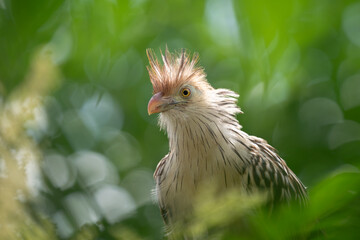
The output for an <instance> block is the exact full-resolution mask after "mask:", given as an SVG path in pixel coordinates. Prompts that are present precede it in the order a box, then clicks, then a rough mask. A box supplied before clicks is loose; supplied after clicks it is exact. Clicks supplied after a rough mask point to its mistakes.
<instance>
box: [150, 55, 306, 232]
mask: <svg viewBox="0 0 360 240" xmlns="http://www.w3.org/2000/svg"><path fill="white" fill-rule="evenodd" d="M147 54H148V58H149V61H150V67H148V71H149V75H150V80H151V82H152V85H153V88H154V92H153V94H154V95H153V97H152V99H151V100H150V101H149V105H148V112H149V114H152V113H160V117H159V124H160V127H161V128H162V129H165V130H166V132H167V134H168V138H169V150H170V151H169V153H168V154H167V155H166V156H165V157H164V158H163V159H162V160H161V161H160V162H159V164H158V166H157V169H156V171H155V174H154V177H155V180H156V193H157V198H158V203H159V206H160V209H161V213H162V216H163V218H164V220H165V222H166V223H167V224H170V225H171V224H172V223H174V222H177V221H181V220H183V219H185V218H186V217H188V216H189V215H190V214H191V210H192V206H193V201H194V198H195V196H196V194H197V192H198V189H199V187H200V186H205V187H206V186H217V187H218V188H220V189H230V188H237V189H239V190H240V191H242V192H244V193H250V194H251V193H252V192H257V191H265V192H267V193H268V196H269V201H270V202H280V201H288V200H290V199H297V200H299V201H300V202H304V201H305V200H306V195H307V194H306V188H305V187H304V185H303V184H302V183H301V181H300V180H299V179H298V178H297V177H296V175H295V174H294V173H293V172H292V171H291V170H290V169H289V167H288V166H287V165H286V163H285V161H284V160H283V159H281V158H280V156H279V155H278V154H277V153H276V150H275V149H274V148H273V147H272V146H270V145H269V144H268V143H267V142H266V141H265V140H263V139H261V138H258V137H254V136H250V135H248V134H247V133H245V132H243V131H242V130H241V125H240V124H239V122H238V120H237V119H236V118H235V115H236V114H237V113H241V110H240V109H239V108H238V106H237V105H236V103H237V98H238V95H237V94H236V93H234V92H232V91H230V90H227V89H214V88H213V87H211V85H210V84H209V83H208V82H207V80H206V78H205V77H206V76H205V73H204V71H203V69H202V68H200V67H197V66H196V63H197V60H198V57H197V55H194V56H193V57H192V58H190V56H189V55H188V54H187V53H186V52H185V51H182V52H181V53H180V54H179V55H173V54H170V53H169V51H168V50H166V52H165V54H164V55H162V61H163V64H160V63H159V61H158V60H157V59H156V57H155V54H154V53H153V52H152V51H151V50H148V51H147Z"/></svg>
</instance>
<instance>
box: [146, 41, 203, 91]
mask: <svg viewBox="0 0 360 240" xmlns="http://www.w3.org/2000/svg"><path fill="white" fill-rule="evenodd" d="M160 53H161V59H162V62H163V64H161V63H159V60H158V59H157V57H156V55H155V53H154V51H153V50H152V49H147V50H146V54H147V56H148V59H149V63H150V66H147V70H148V72H149V76H150V80H151V83H152V85H153V94H155V93H158V92H162V93H163V94H164V95H171V94H172V93H173V91H175V90H176V89H178V88H179V87H180V86H182V85H184V84H186V83H188V82H190V81H196V82H201V83H202V84H204V83H206V84H208V83H207V81H206V79H205V77H206V75H205V73H204V70H203V68H201V67H197V66H196V64H197V62H198V61H199V55H198V54H197V53H194V54H193V55H192V56H190V54H189V53H187V52H186V51H185V50H184V49H181V52H180V54H171V53H170V52H169V50H168V48H167V47H166V49H165V54H163V53H162V52H161V51H160Z"/></svg>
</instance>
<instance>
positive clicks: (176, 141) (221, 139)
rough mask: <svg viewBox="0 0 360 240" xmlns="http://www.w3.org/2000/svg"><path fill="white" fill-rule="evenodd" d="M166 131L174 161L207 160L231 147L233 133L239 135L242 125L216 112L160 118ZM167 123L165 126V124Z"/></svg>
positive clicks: (209, 111) (226, 115) (227, 115)
mask: <svg viewBox="0 0 360 240" xmlns="http://www.w3.org/2000/svg"><path fill="white" fill-rule="evenodd" d="M161 123H163V125H162V127H163V128H165V129H166V131H167V134H168V138H169V148H170V152H171V153H173V154H174V155H175V156H176V159H177V161H194V159H196V160H199V161H201V160H204V161H205V160H206V159H208V158H209V155H211V154H213V153H214V151H215V152H219V151H224V149H228V148H229V146H231V145H232V144H234V141H235V140H234V139H233V138H234V132H241V130H240V129H241V126H240V124H239V123H238V121H237V120H236V119H235V117H233V116H232V115H229V114H226V112H224V113H221V109H217V112H216V113H214V112H213V109H211V110H208V111H197V112H194V113H192V114H191V113H189V114H183V115H182V116H181V117H179V115H178V114H176V115H175V114H174V115H172V114H171V113H170V114H168V115H165V114H163V115H162V116H161V117H160V124H161ZM164 123H166V124H164Z"/></svg>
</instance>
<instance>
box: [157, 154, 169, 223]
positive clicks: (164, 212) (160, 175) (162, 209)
mask: <svg viewBox="0 0 360 240" xmlns="http://www.w3.org/2000/svg"><path fill="white" fill-rule="evenodd" d="M168 158H169V154H166V155H165V157H163V158H162V159H161V161H160V162H159V163H158V165H157V167H156V170H155V172H154V178H155V181H156V185H157V186H160V183H161V181H162V180H163V178H164V175H163V174H164V168H165V164H166V162H167V160H168ZM158 204H159V208H160V212H161V216H162V218H163V219H164V222H165V224H168V223H169V217H168V210H167V208H166V207H165V204H163V202H162V201H161V199H160V198H158Z"/></svg>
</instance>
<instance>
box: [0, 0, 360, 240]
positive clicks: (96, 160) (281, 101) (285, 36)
mask: <svg viewBox="0 0 360 240" xmlns="http://www.w3.org/2000/svg"><path fill="white" fill-rule="evenodd" d="M359 12H360V2H358V1H353V0H336V1H329V0H321V1H310V0H304V1H300V0H291V1H285V0H275V1H265V0H260V1H236V0H222V1H220V0H199V1H190V0H181V1H180V0H174V1H167V2H165V1H160V0H154V1H149V0H132V1H125V0H124V1H119V0H104V1H96V0H72V1H70V0H67V1H60V0H48V1H44V0H35V1H11V0H0V55H1V58H0V191H1V196H2V197H1V199H0V238H1V239H68V238H71V239H161V238H162V236H163V235H164V233H163V223H162V220H161V217H160V213H159V211H158V209H157V206H156V205H155V204H154V203H153V202H152V199H151V189H152V188H153V185H154V183H153V179H152V172H153V171H154V169H155V167H156V164H157V162H158V161H159V160H160V159H161V158H162V157H163V156H164V155H165V154H166V153H167V149H168V146H167V139H166V136H165V135H164V134H163V133H160V132H159V129H158V127H157V126H156V118H154V117H149V116H147V112H146V106H147V101H148V99H149V98H150V97H151V92H152V89H151V85H150V81H149V79H148V76H147V73H146V68H145V66H146V65H147V59H146V56H145V49H146V48H149V47H151V48H154V49H155V50H158V49H159V48H162V49H164V47H165V45H166V44H167V45H168V47H169V48H170V49H172V50H179V49H180V48H187V49H189V50H190V51H196V52H199V54H200V57H201V60H200V64H201V65H202V66H204V68H205V70H206V72H207V74H208V80H209V82H210V83H211V84H212V85H213V86H214V87H223V88H230V89H232V90H234V91H236V92H238V93H240V96H241V97H240V99H239V105H240V106H241V107H242V109H243V111H244V112H245V114H244V115H241V116H239V121H240V122H241V124H242V125H243V126H244V130H245V131H247V132H248V133H250V134H253V135H257V136H260V137H263V138H265V139H266V140H268V141H269V142H270V143H271V144H272V145H273V146H275V147H276V148H277V149H278V150H279V152H280V154H281V156H282V157H284V159H285V160H286V161H287V163H288V165H289V166H290V167H291V168H292V169H293V170H294V172H295V173H296V174H297V175H298V176H299V177H300V178H301V179H302V180H303V182H304V183H305V184H306V185H307V186H308V187H309V192H310V202H309V206H307V207H306V208H303V209H298V208H297V207H296V206H284V207H283V208H280V209H277V210H276V211H274V212H273V213H272V214H271V215H270V216H269V215H267V214H265V213H262V211H261V210H256V211H255V210H254V209H257V206H258V205H259V204H260V205H261V202H262V201H261V200H259V199H257V198H255V199H242V198H241V197H239V196H237V195H236V194H235V195H231V194H230V195H229V196H224V197H223V198H221V197H220V199H211V198H210V199H209V198H206V199H207V200H208V201H204V202H202V203H201V201H200V204H199V212H198V214H197V216H196V218H195V219H194V222H192V224H191V226H187V227H186V229H185V230H182V231H189V232H190V233H191V234H192V235H195V236H197V237H198V238H200V239H201V238H204V239H208V238H209V239H211V238H212V239H238V238H239V236H242V238H244V239H289V238H293V237H296V238H299V239H305V238H306V239H307V238H310V239H318V238H319V239H322V238H329V239H339V238H341V239H354V238H356V237H359V236H360V230H359V228H358V226H359V224H360V197H359V196H360V195H359V191H360V189H359V187H360V180H359V167H360V94H359V92H360V31H359V30H360V14H359ZM204 199H205V197H204ZM212 206H213V207H212ZM210 210H211V211H210ZM254 211H255V212H256V214H254ZM219 212H225V213H227V214H224V215H222V216H220V215H219ZM218 215H219V216H218ZM214 216H215V217H214ZM244 219H246V220H244ZM239 224H240V225H239ZM239 226H244V227H243V228H240V227H239Z"/></svg>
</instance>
